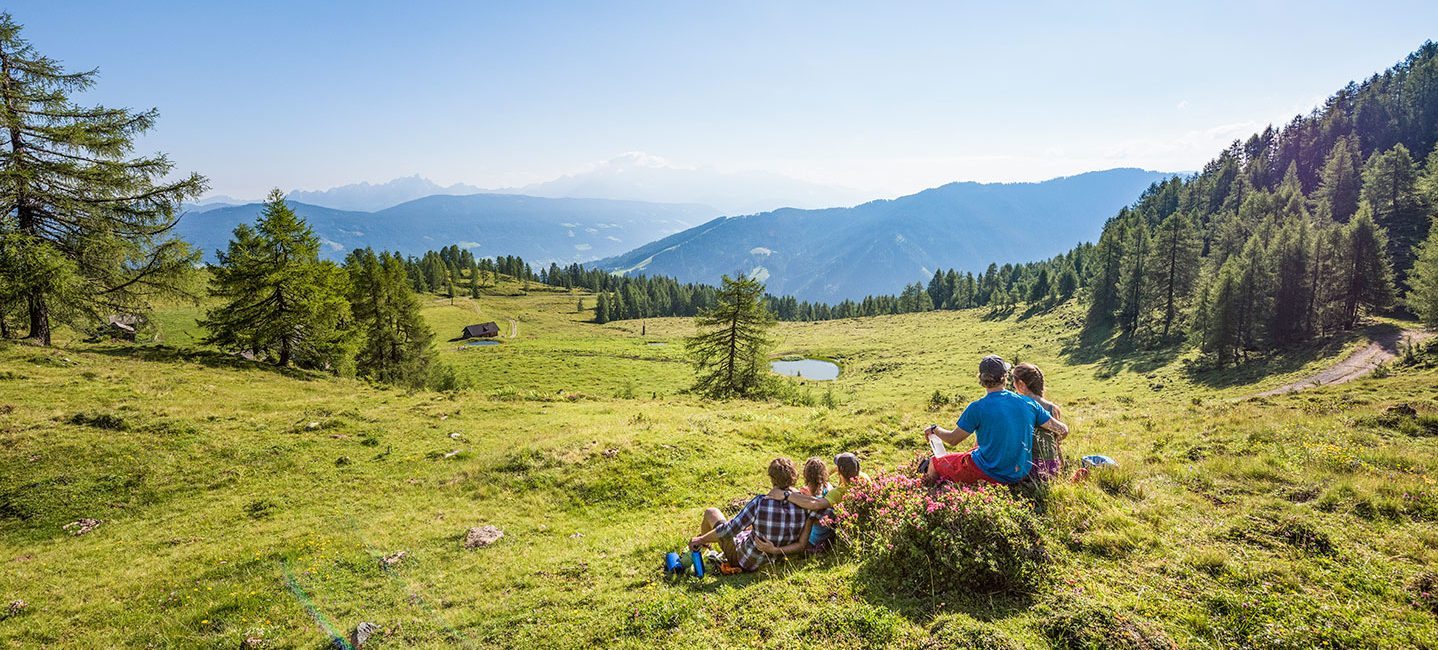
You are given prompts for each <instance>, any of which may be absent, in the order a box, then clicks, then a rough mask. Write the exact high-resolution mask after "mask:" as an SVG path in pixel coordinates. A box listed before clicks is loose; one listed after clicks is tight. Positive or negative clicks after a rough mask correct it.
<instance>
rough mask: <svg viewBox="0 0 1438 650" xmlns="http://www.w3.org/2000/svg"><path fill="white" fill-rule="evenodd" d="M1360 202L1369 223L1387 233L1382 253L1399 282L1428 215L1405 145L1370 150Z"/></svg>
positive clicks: (1426, 227)
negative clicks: (1369, 210) (1369, 213)
mask: <svg viewBox="0 0 1438 650" xmlns="http://www.w3.org/2000/svg"><path fill="white" fill-rule="evenodd" d="M1361 197H1362V201H1363V202H1364V203H1366V204H1367V205H1368V206H1369V207H1371V208H1372V209H1373V222H1374V223H1376V224H1377V225H1378V227H1380V228H1383V229H1384V231H1386V232H1387V234H1388V238H1389V239H1388V247H1387V248H1386V252H1387V255H1388V258H1389V259H1390V260H1392V263H1393V265H1394V268H1395V269H1397V271H1398V281H1400V282H1401V281H1403V279H1404V278H1405V277H1406V276H1407V271H1408V268H1409V267H1410V266H1412V265H1413V247H1414V246H1417V245H1418V242H1419V241H1421V240H1422V239H1423V237H1424V236H1425V235H1427V234H1428V214H1427V211H1426V210H1425V209H1424V205H1423V201H1422V198H1421V197H1420V196H1419V194H1418V172H1417V168H1416V166H1415V165H1414V164H1413V157H1412V156H1410V155H1409V153H1408V149H1407V147H1404V146H1403V145H1402V144H1398V145H1394V146H1393V148H1392V149H1389V150H1388V151H1386V152H1382V153H1379V152H1374V153H1373V155H1372V156H1370V157H1369V158H1368V163H1367V164H1366V165H1364V167H1363V191H1362V194H1361Z"/></svg>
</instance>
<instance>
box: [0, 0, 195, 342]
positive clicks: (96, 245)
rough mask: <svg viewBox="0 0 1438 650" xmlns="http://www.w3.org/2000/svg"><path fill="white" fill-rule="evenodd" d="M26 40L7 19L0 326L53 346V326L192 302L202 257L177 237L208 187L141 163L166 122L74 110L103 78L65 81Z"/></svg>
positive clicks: (1, 35) (2, 46) (0, 107)
mask: <svg viewBox="0 0 1438 650" xmlns="http://www.w3.org/2000/svg"><path fill="white" fill-rule="evenodd" d="M20 32H21V26H20V25H19V24H17V23H15V22H14V20H13V19H11V17H10V15H9V14H6V13H0V130H3V133H4V137H5V138H6V142H5V143H4V144H0V203H3V207H0V264H4V266H3V267H0V275H4V276H5V278H6V279H5V281H4V282H3V283H0V301H3V302H0V320H3V316H4V315H5V314H6V313H14V312H23V314H24V318H23V320H24V321H25V322H26V324H27V325H28V333H27V336H28V337H29V338H30V339H32V340H34V341H36V342H37V343H39V344H41V345H49V344H50V339H51V330H52V328H53V324H54V322H57V321H58V322H61V323H67V324H72V325H76V326H81V327H83V326H84V325H87V324H91V323H95V322H98V321H101V320H102V319H104V318H105V317H106V316H107V315H110V314H115V313H125V312H143V311H147V310H148V309H149V301H150V299H151V298H154V297H157V296H161V295H175V294H185V293H187V290H188V286H187V285H189V284H190V283H189V282H188V279H189V277H190V274H191V272H192V271H193V269H194V265H195V264H196V263H197V262H198V259H199V257H198V254H197V253H196V252H195V251H194V250H193V249H192V248H191V247H189V246H188V245H186V244H185V243H184V242H183V241H181V240H180V239H178V238H176V237H174V236H173V235H172V233H171V231H172V229H173V228H174V226H175V223H176V222H177V221H178V220H179V215H178V211H179V208H180V203H181V201H183V200H185V199H188V198H194V197H197V196H199V194H200V192H202V191H204V189H205V179H204V178H203V177H201V176H199V175H197V174H190V175H189V176H186V177H183V178H181V179H179V180H175V181H166V180H164V179H165V178H166V177H168V176H169V175H170V172H171V171H172V169H173V165H172V164H171V163H170V161H169V159H168V158H166V157H165V156H164V155H162V154H161V155H153V156H140V157H132V151H133V148H134V141H135V138H136V137H137V136H139V135H141V134H143V133H145V132H146V131H149V130H150V128H151V127H153V126H154V124H155V120H156V118H157V113H156V111H155V110H154V109H151V110H148V111H141V112H135V111H131V110H129V109H124V108H109V107H105V106H81V105H79V104H76V103H75V102H74V101H72V99H71V95H73V94H76V93H79V92H83V91H85V90H86V89H88V88H90V87H91V86H93V85H94V83H95V80H96V78H97V73H96V71H94V70H90V71H87V72H66V71H65V70H64V68H62V67H61V65H60V63H59V62H57V61H55V60H54V59H51V58H49V57H46V56H44V55H42V54H40V53H39V52H38V51H36V50H35V48H34V47H33V46H31V44H30V43H29V41H27V40H25V39H24V38H23V37H21V35H20ZM0 329H3V330H5V333H6V334H8V333H9V331H8V330H9V329H10V328H9V327H8V326H0Z"/></svg>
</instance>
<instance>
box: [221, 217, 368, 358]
mask: <svg viewBox="0 0 1438 650" xmlns="http://www.w3.org/2000/svg"><path fill="white" fill-rule="evenodd" d="M319 248H320V243H319V239H318V238H317V237H315V234H314V232H313V231H311V230H310V227H309V224H307V223H305V221H304V220H303V219H301V218H300V217H299V216H298V215H296V214H295V212H294V210H291V209H290V207H289V205H287V204H286V203H285V197H284V194H283V193H281V192H280V191H279V190H278V189H276V190H274V191H272V192H270V196H269V199H268V200H267V201H266V203H265V209H264V212H263V213H261V214H260V218H259V221H258V223H256V224H255V226H254V227H253V228H251V227H250V226H249V225H248V224H240V225H239V226H238V227H236V228H235V232H234V238H233V239H231V240H230V244H229V248H228V250H224V251H219V264H217V265H215V266H214V267H212V271H213V277H212V278H211V280H210V294H211V295H212V296H214V297H215V298H218V299H220V300H221V301H222V302H223V304H221V305H220V306H218V307H215V308H213V309H211V310H209V312H208V313H207V314H206V316H205V319H204V320H203V321H202V323H201V324H202V325H203V326H204V327H205V328H207V329H208V330H209V332H210V334H209V336H208V337H207V338H206V342H207V343H210V344H213V345H217V346H219V347H221V348H223V349H228V350H236V351H248V352H251V353H253V354H254V355H256V356H257V357H264V358H267V359H273V360H274V363H275V365H278V366H288V365H290V364H291V363H294V364H296V365H299V366H302V367H311V368H329V369H333V370H342V369H343V368H344V367H345V366H346V365H347V364H348V363H349V362H350V361H351V360H352V358H353V357H352V356H351V350H350V347H351V340H352V337H351V336H350V332H349V331H347V329H346V326H347V324H348V321H349V320H350V308H349V302H348V301H347V300H346V299H345V283H346V277H345V274H344V271H343V270H342V269H340V268H339V267H338V266H336V265H335V264H334V263H332V262H328V261H321V260H320V259H319Z"/></svg>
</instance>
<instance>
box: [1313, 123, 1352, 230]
mask: <svg viewBox="0 0 1438 650" xmlns="http://www.w3.org/2000/svg"><path fill="white" fill-rule="evenodd" d="M1319 178H1320V180H1319V183H1318V189H1316V190H1314V195H1313V204H1314V211H1315V213H1316V214H1317V215H1318V216H1319V217H1321V218H1324V219H1329V220H1332V221H1337V222H1339V223H1348V220H1349V219H1350V218H1352V217H1353V213H1354V212H1357V211H1358V197H1359V193H1360V190H1361V189H1362V186H1363V179H1362V177H1361V176H1360V175H1359V167H1358V138H1357V137H1354V136H1349V137H1346V138H1338V141H1337V142H1334V143H1333V148H1332V149H1330V150H1329V152H1328V158H1326V159H1325V160H1324V161H1323V171H1322V172H1321V173H1320V177H1319Z"/></svg>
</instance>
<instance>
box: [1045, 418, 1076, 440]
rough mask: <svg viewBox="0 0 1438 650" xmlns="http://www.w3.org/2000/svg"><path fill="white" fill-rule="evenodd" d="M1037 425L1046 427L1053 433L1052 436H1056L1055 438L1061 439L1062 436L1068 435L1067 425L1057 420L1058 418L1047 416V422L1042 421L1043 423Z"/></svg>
mask: <svg viewBox="0 0 1438 650" xmlns="http://www.w3.org/2000/svg"><path fill="white" fill-rule="evenodd" d="M1039 426H1041V427H1043V428H1045V429H1048V430H1049V431H1052V432H1053V434H1054V438H1057V439H1059V440H1063V439H1064V438H1067V437H1068V435H1069V427H1068V425H1067V424H1064V423H1062V422H1059V419H1058V418H1049V421H1048V422H1045V423H1043V424H1041V425H1039Z"/></svg>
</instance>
